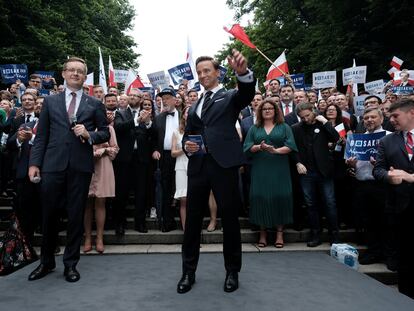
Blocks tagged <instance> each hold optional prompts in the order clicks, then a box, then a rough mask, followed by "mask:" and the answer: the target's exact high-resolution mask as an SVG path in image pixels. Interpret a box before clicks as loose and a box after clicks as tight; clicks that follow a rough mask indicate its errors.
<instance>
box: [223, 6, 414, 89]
mask: <svg viewBox="0 0 414 311" xmlns="http://www.w3.org/2000/svg"><path fill="white" fill-rule="evenodd" d="M227 4H228V5H229V6H230V7H231V8H234V9H235V10H236V12H237V13H236V16H235V17H236V20H237V19H240V17H241V16H243V15H245V14H247V13H253V15H254V18H253V22H252V24H251V25H248V26H247V27H245V29H246V32H247V34H248V35H249V37H250V39H251V41H252V42H253V43H254V44H255V45H256V46H257V47H258V48H260V49H261V50H262V51H263V52H264V53H265V54H266V55H267V56H268V57H270V58H271V59H272V60H275V59H276V58H277V56H279V55H280V54H281V53H282V52H283V50H285V49H286V57H287V60H288V63H289V69H290V71H291V73H299V72H301V73H305V76H306V80H307V82H310V81H311V79H312V76H311V75H312V72H318V71H325V70H337V71H341V70H342V69H344V68H348V67H351V66H352V59H353V58H355V59H356V63H357V65H367V66H368V73H367V80H368V81H370V80H376V79H381V78H385V79H389V76H388V74H387V70H388V69H389V68H390V61H391V59H392V57H393V56H394V55H396V56H398V57H399V58H401V59H403V60H404V61H405V63H404V64H403V67H404V68H408V69H413V65H414V53H413V49H412V47H411V46H410V42H413V40H414V32H412V31H411V29H412V27H413V25H414V20H413V17H414V4H413V3H412V2H411V1H408V0H399V1H395V0H377V1H375V0H349V1H341V0H329V1H328V0H290V1H282V0H260V1H259V0H252V1H249V0H227ZM234 46H237V47H239V48H241V50H242V52H243V53H244V54H245V55H246V56H247V57H248V60H249V63H250V65H251V66H252V67H253V68H254V70H255V73H256V75H257V76H258V77H259V79H260V80H261V81H264V79H265V76H266V72H267V70H268V68H269V66H270V63H269V62H268V61H266V60H265V59H264V58H263V57H262V56H260V55H259V54H258V53H257V52H256V51H255V50H252V49H250V48H248V47H246V46H242V45H241V44H240V43H239V42H232V43H231V44H228V45H226V46H225V47H223V49H222V50H221V51H220V52H219V54H218V58H219V59H224V56H225V55H227V53H228V51H230V50H231V48H232V47H234ZM338 81H341V78H340V75H339V74H338ZM338 84H340V82H338Z"/></svg>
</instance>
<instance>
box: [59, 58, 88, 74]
mask: <svg viewBox="0 0 414 311" xmlns="http://www.w3.org/2000/svg"><path fill="white" fill-rule="evenodd" d="M73 62H79V63H82V64H83V65H84V66H85V72H84V73H85V75H86V73H87V72H88V66H87V65H86V62H85V61H84V60H83V59H82V58H79V57H69V58H68V59H67V60H65V62H64V63H63V70H66V69H68V63H73Z"/></svg>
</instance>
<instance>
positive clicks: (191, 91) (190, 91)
mask: <svg viewBox="0 0 414 311" xmlns="http://www.w3.org/2000/svg"><path fill="white" fill-rule="evenodd" d="M190 93H196V94H197V95H198V92H197V91H196V90H195V89H190V90H189V91H188V92H187V95H190ZM157 95H158V94H157Z"/></svg>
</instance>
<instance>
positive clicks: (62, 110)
mask: <svg viewBox="0 0 414 311" xmlns="http://www.w3.org/2000/svg"><path fill="white" fill-rule="evenodd" d="M76 117H77V123H78V124H83V125H84V126H85V128H86V129H87V130H88V131H89V134H90V136H91V139H92V143H93V144H101V143H104V142H107V141H108V140H109V137H110V134H109V129H108V123H107V119H106V112H105V106H104V105H103V104H102V102H100V101H99V100H97V99H96V98H93V97H90V96H88V95H85V94H83V95H82V98H81V101H80V104H79V108H78V111H77V113H76ZM95 130H96V131H95ZM33 165H34V166H38V167H40V168H41V171H42V172H61V171H64V170H66V169H67V167H68V166H69V165H70V167H71V168H72V169H74V170H76V171H80V172H90V173H92V172H93V171H94V159H93V148H92V145H91V144H90V143H89V142H84V143H82V142H81V140H80V138H79V137H76V136H75V134H74V133H73V131H72V130H71V124H70V121H69V117H68V113H67V111H66V102H65V92H63V93H61V94H57V95H51V96H46V97H45V100H44V102H43V106H42V111H41V113H40V118H39V124H38V126H37V134H36V138H35V141H34V144H33V147H32V152H31V156H30V162H29V166H33Z"/></svg>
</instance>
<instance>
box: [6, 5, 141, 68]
mask: <svg viewBox="0 0 414 311" xmlns="http://www.w3.org/2000/svg"><path fill="white" fill-rule="evenodd" d="M0 4H1V10H2V13H1V17H0V33H1V34H2V40H1V41H0V64H10V63H17V64H19V63H25V64H27V65H28V67H29V71H33V70H59V69H60V68H61V65H62V63H63V61H64V60H65V59H66V58H67V57H68V56H78V57H81V58H84V59H85V60H86V61H87V64H88V67H89V71H98V67H99V55H98V46H100V47H101V50H102V54H103V57H104V58H106V59H107V57H108V55H111V58H112V62H113V64H114V66H115V67H118V66H119V67H137V66H138V62H137V57H138V54H136V53H135V52H134V51H133V50H132V48H133V47H134V46H136V44H135V43H134V40H133V38H131V37H130V36H128V35H126V34H125V31H127V30H129V29H131V28H132V20H133V18H134V15H135V11H134V9H133V7H132V6H131V5H130V4H129V2H128V0H93V1H86V0H78V1H70V0H61V1H58V0H13V1H5V0H0Z"/></svg>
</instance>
